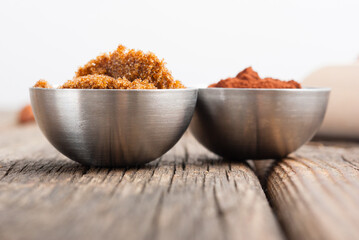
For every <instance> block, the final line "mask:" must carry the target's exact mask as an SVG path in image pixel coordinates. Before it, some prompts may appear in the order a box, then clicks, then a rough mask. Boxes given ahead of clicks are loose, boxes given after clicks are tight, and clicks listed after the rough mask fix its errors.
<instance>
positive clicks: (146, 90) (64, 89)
mask: <svg viewBox="0 0 359 240" xmlns="http://www.w3.org/2000/svg"><path fill="white" fill-rule="evenodd" d="M29 90H35V91H37V90H39V91H56V92H57V91H71V92H93V91H95V92H152V93H153V92H170V91H171V92H172V91H176V92H185V91H193V90H198V88H194V87H191V88H171V89H92V88H91V89H90V88H38V87H30V88H29Z"/></svg>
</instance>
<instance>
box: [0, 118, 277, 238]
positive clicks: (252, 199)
mask: <svg viewBox="0 0 359 240" xmlns="http://www.w3.org/2000/svg"><path fill="white" fill-rule="evenodd" d="M0 239H6V240H12V239H14V240H15V239H50V240H51V239H249V240H250V239H283V233H282V231H281V230H280V227H279V224H278V223H277V221H276V219H275V217H274V215H273V213H272V210H271V209H270V207H269V204H268V202H267V200H266V197H265V194H264V192H263V191H262V188H261V186H260V183H259V181H258V179H257V177H256V176H255V174H254V172H253V171H252V169H251V168H250V167H249V166H248V165H247V164H246V163H230V162H224V161H221V160H220V159H218V158H217V157H216V156H214V155H212V154H210V153H209V152H207V151H206V150H204V149H203V148H202V147H200V146H199V145H198V143H196V142H195V141H194V140H193V139H192V138H190V137H189V136H186V137H185V138H184V139H182V140H181V142H180V143H178V144H177V145H176V147H175V148H174V149H173V150H171V151H170V152H169V153H167V154H166V155H164V156H163V157H162V158H161V159H159V160H157V161H155V162H152V163H150V164H147V165H145V166H143V167H141V168H135V169H133V168H132V169H105V168H89V167H84V166H82V165H80V164H77V163H75V162H72V161H70V160H68V159H67V158H65V157H64V156H62V155H61V154H59V153H58V152H57V151H56V150H55V149H54V148H52V147H51V146H50V144H49V143H47V141H46V140H45V139H44V137H43V136H42V134H41V133H40V131H39V130H38V129H37V127H35V125H33V126H31V125H30V126H25V127H14V126H13V127H10V128H6V129H1V134H0Z"/></svg>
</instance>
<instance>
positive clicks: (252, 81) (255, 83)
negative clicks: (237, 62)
mask: <svg viewBox="0 0 359 240" xmlns="http://www.w3.org/2000/svg"><path fill="white" fill-rule="evenodd" d="M208 87H210V88H302V87H301V85H300V84H299V83H298V82H296V81H294V80H290V81H281V80H278V79H274V78H260V77H259V75H258V73H257V72H256V71H254V70H253V69H252V67H248V68H246V69H244V70H243V71H242V72H240V73H238V74H237V76H236V77H234V78H227V79H224V80H221V81H219V82H218V83H214V84H211V85H209V86H208Z"/></svg>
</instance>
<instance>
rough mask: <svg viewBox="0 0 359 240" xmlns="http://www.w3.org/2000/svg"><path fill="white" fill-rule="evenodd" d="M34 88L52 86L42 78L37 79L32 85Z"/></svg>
mask: <svg viewBox="0 0 359 240" xmlns="http://www.w3.org/2000/svg"><path fill="white" fill-rule="evenodd" d="M34 87H35V88H52V86H51V85H50V84H49V83H48V82H47V81H46V80H43V79H40V80H39V81H37V82H36V83H35V85H34Z"/></svg>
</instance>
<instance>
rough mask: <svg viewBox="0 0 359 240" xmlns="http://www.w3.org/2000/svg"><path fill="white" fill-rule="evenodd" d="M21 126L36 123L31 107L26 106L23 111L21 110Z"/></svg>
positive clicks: (19, 120) (19, 119)
mask: <svg viewBox="0 0 359 240" xmlns="http://www.w3.org/2000/svg"><path fill="white" fill-rule="evenodd" d="M18 122H19V124H24V123H29V122H35V117H34V114H33V112H32V108H31V105H26V106H25V107H24V108H23V109H21V111H20V113H19V118H18Z"/></svg>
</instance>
